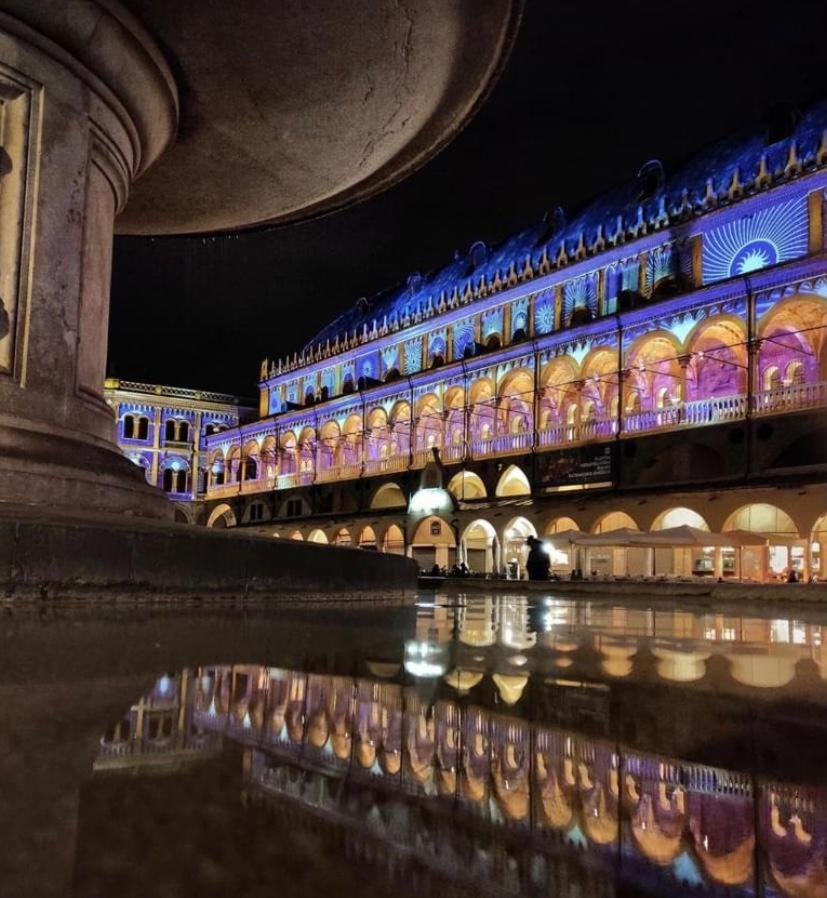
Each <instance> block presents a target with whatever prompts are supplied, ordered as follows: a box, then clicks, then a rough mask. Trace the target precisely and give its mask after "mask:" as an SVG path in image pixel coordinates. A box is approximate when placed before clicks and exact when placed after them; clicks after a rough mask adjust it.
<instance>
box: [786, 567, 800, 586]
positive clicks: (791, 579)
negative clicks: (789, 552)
mask: <svg viewBox="0 0 827 898" xmlns="http://www.w3.org/2000/svg"><path fill="white" fill-rule="evenodd" d="M787 583H798V574H797V573H796V572H795V568H790V572H789V574H787Z"/></svg>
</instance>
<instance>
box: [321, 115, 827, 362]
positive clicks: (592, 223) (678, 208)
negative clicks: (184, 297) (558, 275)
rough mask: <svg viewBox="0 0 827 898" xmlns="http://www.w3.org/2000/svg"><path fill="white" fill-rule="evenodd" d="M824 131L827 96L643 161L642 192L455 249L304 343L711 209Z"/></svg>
mask: <svg viewBox="0 0 827 898" xmlns="http://www.w3.org/2000/svg"><path fill="white" fill-rule="evenodd" d="M825 135H827V101H823V102H821V103H818V104H816V105H814V106H812V107H810V108H809V109H808V110H807V111H806V112H805V113H804V114H803V115H802V116H801V118H800V119H799V120H798V122H797V123H796V124H795V126H794V128H793V129H792V132H791V133H790V134H789V135H787V136H786V137H784V138H782V139H780V140H778V141H776V142H775V143H771V144H768V143H767V128H766V126H761V127H755V128H752V129H750V130H747V131H743V132H741V133H739V134H737V135H734V136H732V137H729V138H727V139H725V140H721V141H718V142H717V143H714V144H712V145H710V146H708V147H707V148H706V149H704V150H702V151H701V152H699V153H697V154H696V155H695V156H693V157H692V158H691V159H689V161H687V162H686V163H685V164H683V165H681V166H679V167H678V168H677V170H676V171H675V173H674V174H672V175H668V176H664V177H659V163H657V162H656V161H653V162H652V163H647V165H646V166H644V167H643V169H642V170H641V175H642V174H643V173H644V172H645V171H648V172H649V173H650V176H651V178H652V179H653V183H654V190H650V191H647V192H646V195H642V190H644V189H645V184H644V180H645V178H644V177H642V176H638V177H637V178H635V179H633V180H631V181H630V182H628V183H626V184H623V185H620V186H618V187H616V188H615V189H613V190H610V191H608V192H607V193H605V194H603V195H601V196H599V197H598V198H596V199H594V200H593V201H591V202H589V203H586V204H585V205H584V206H583V207H582V208H581V209H580V210H579V211H577V212H576V214H574V215H573V216H572V217H570V218H569V219H568V220H566V219H565V217H564V216H563V215H562V212H561V211H560V210H555V212H554V213H552V214H550V215H547V216H546V217H545V220H544V221H542V222H539V223H538V224H535V225H533V226H531V227H529V228H526V229H525V230H523V231H521V232H519V233H517V234H515V235H514V236H512V237H509V238H507V239H506V240H504V241H503V242H502V243H501V244H499V245H498V246H496V247H493V248H491V249H489V248H488V247H486V246H485V244H483V243H481V242H478V243H475V244H473V245H472V246H471V247H470V249H469V250H468V251H467V252H466V253H459V252H457V253H455V254H454V258H453V259H452V260H451V262H449V263H448V264H447V265H445V266H444V267H442V268H438V269H436V270H434V271H432V272H429V273H427V274H424V275H420V274H413V275H411V276H410V277H409V278H408V280H407V282H406V283H405V284H403V285H400V286H396V287H394V288H391V289H389V290H386V291H383V292H382V293H379V294H377V295H376V296H374V297H373V298H372V299H361V300H359V302H357V303H356V305H355V306H353V307H352V308H350V309H348V310H347V311H345V312H344V313H343V314H341V315H340V316H339V317H338V318H336V319H334V320H333V321H332V322H330V324H328V325H326V326H325V327H324V328H322V330H321V331H319V332H318V333H317V334H316V335H315V336H314V337H313V339H312V340H310V341H309V343H308V344H307V345H306V347H305V350H307V349H309V348H312V347H315V346H318V345H324V344H325V342H326V341H327V340H330V341H331V342H333V341H334V340H335V338H336V337H337V336H338V337H340V338H341V337H342V336H343V335H345V334H353V332H354V331H358V332H361V331H362V329H363V328H364V327H365V326H367V327H368V329H371V328H372V325H373V322H377V323H378V324H379V325H380V326H381V325H382V322H383V320H385V319H386V320H387V322H388V323H391V322H392V321H394V320H398V321H401V320H403V319H405V318H406V317H413V316H414V315H415V313H416V312H417V310H418V309H419V310H421V311H424V310H425V309H426V308H427V307H428V304H429V302H430V303H432V304H433V305H434V306H436V305H437V303H438V302H439V298H440V295H444V296H446V297H447V296H450V294H451V293H452V291H453V290H454V288H457V289H458V291H459V292H460V293H462V292H464V290H465V289H466V286H467V285H468V284H469V283H470V284H472V285H475V284H478V283H479V281H480V279H481V278H485V281H486V282H487V283H489V284H490V283H491V282H492V281H493V280H495V279H496V278H497V276H499V277H500V278H501V279H504V278H505V277H507V275H508V272H509V269H510V268H511V266H512V265H513V266H514V268H515V269H516V270H517V271H520V270H521V269H523V268H524V266H525V264H526V260H527V259H529V260H530V262H531V265H532V268H534V269H535V270H536V267H537V266H538V265H539V264H541V262H542V260H543V258H544V257H545V258H547V259H549V260H557V259H560V260H561V263H562V264H565V263H566V261H567V259H568V258H570V257H571V256H572V255H574V254H576V253H577V251H578V247H580V248H581V251H582V247H583V246H585V247H587V248H589V249H592V250H593V251H594V250H595V247H596V246H597V247H598V248H599V247H600V246H601V245H602V242H603V241H605V242H606V244H607V245H611V244H612V243H614V242H615V241H616V239H617V237H618V236H619V235H620V236H622V237H623V238H626V237H628V236H629V235H631V236H632V237H634V236H637V235H638V233H639V232H640V227H641V225H642V224H644V223H645V224H646V225H647V226H653V225H654V226H665V225H666V224H668V223H674V222H676V221H681V220H684V219H686V218H689V217H691V216H692V215H696V214H699V213H701V212H703V211H706V210H708V209H709V208H710V207H711V206H712V205H716V204H717V203H718V202H719V201H720V200H721V199H722V197H726V198H729V195H730V192H731V194H732V197H733V198H734V197H736V196H738V195H740V192H741V190H743V192H744V193H750V192H756V191H759V190H761V189H765V188H766V187H769V186H771V185H772V184H773V183H776V182H778V181H779V180H781V179H783V178H784V177H786V176H789V175H794V174H797V173H798V172H799V170H800V168H801V167H802V166H803V167H804V168H806V167H807V166H811V165H813V164H815V163H816V161H818V164H823V163H824V162H825V161H827V160H825V158H824V156H825V154H827V137H825ZM660 172H662V169H660Z"/></svg>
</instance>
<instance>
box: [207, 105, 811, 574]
mask: <svg viewBox="0 0 827 898" xmlns="http://www.w3.org/2000/svg"><path fill="white" fill-rule="evenodd" d="M825 128H827V105H825V104H821V105H818V106H815V107H813V108H811V109H810V110H809V111H808V112H807V113H806V114H805V115H804V116H803V117H802V118H801V119H800V120H799V121H798V122H797V124H796V125H795V126H794V127H793V128H792V130H791V132H790V133H789V134H787V135H786V136H785V137H783V138H782V139H780V140H777V141H775V142H773V143H770V142H768V140H767V136H766V134H765V133H762V132H760V131H758V130H756V131H755V132H754V133H749V134H746V135H740V136H738V137H735V138H732V139H730V140H727V141H723V142H721V143H719V144H718V145H715V146H713V147H711V148H709V149H708V150H706V151H704V152H702V153H701V154H700V155H698V156H697V157H696V158H694V159H693V160H691V161H690V162H689V163H688V164H687V165H685V166H684V167H683V168H682V169H680V170H678V171H676V172H675V173H674V174H671V175H669V176H667V175H666V173H665V172H664V169H663V167H662V166H661V165H660V163H658V162H656V161H652V162H650V163H647V164H646V165H645V166H643V167H642V169H641V170H640V172H639V173H638V175H637V177H636V178H635V179H633V180H632V181H631V182H630V183H628V184H626V185H623V186H622V187H620V188H618V189H616V190H614V191H613V192H611V193H609V194H607V195H605V196H603V197H601V198H600V199H598V200H597V201H596V202H594V203H592V204H590V205H588V206H587V207H585V208H584V209H582V210H581V211H580V212H579V213H578V214H576V215H574V216H572V217H570V218H567V217H566V216H565V214H564V213H563V212H562V210H559V209H557V210H555V211H554V212H552V213H549V214H548V215H547V216H546V217H545V219H544V220H543V221H542V222H540V223H539V224H537V225H536V226H534V227H532V228H529V229H527V230H525V231H523V232H522V233H519V234H517V235H515V236H513V237H511V238H510V239H508V240H506V241H505V242H504V243H503V244H502V245H500V246H497V247H488V246H486V245H485V244H484V243H482V242H478V243H476V244H474V245H473V246H472V247H470V249H469V250H468V251H467V252H464V253H457V254H455V257H454V259H453V260H452V261H451V262H450V263H449V264H448V265H446V266H445V267H444V268H442V269H440V270H437V271H435V272H430V273H426V274H419V273H415V274H412V275H410V276H409V277H408V279H407V281H406V283H405V284H404V285H403V286H401V287H399V288H396V289H393V290H390V291H388V292H386V293H384V294H381V295H379V296H377V297H374V298H373V299H371V300H366V299H363V300H360V301H359V302H358V303H356V305H355V306H354V307H353V308H352V309H350V310H349V311H347V312H345V313H344V314H343V315H341V316H340V317H339V318H338V319H336V320H335V321H333V322H332V323H331V324H330V325H328V326H327V327H325V328H324V329H323V330H322V331H321V332H320V333H319V334H318V335H317V336H316V337H315V338H314V339H313V340H311V341H310V343H308V344H307V345H306V346H305V347H304V348H303V349H302V350H301V351H300V352H298V353H296V354H294V355H293V356H292V357H291V358H288V359H282V360H280V361H278V362H270V361H265V362H264V363H263V364H262V368H261V381H260V406H259V415H260V418H259V420H257V421H255V422H253V423H249V424H243V425H241V426H238V427H234V428H230V429H228V430H225V431H223V432H221V433H218V434H214V435H212V436H210V437H208V438H207V439H206V450H205V452H204V465H205V467H206V480H207V484H206V503H207V504H206V507H205V508H202V509H201V510H200V518H201V520H202V522H203V523H208V524H209V525H211V526H234V525H236V524H253V525H256V526H264V525H267V527H268V532H272V533H273V535H278V536H281V537H292V538H296V539H312V540H314V541H317V542H335V543H339V544H345V545H362V546H363V547H368V548H377V549H379V550H386V551H396V552H399V553H403V552H404V553H406V554H410V555H413V556H414V557H416V558H418V560H419V561H420V563H421V564H422V565H423V566H424V565H426V564H430V563H432V562H436V563H440V564H443V563H449V562H453V561H456V560H467V561H469V563H470V562H472V561H473V566H474V567H475V568H477V569H480V570H481V571H485V572H489V571H492V570H497V569H501V568H502V567H503V566H505V565H506V563H507V562H509V561H510V560H511V559H512V558H513V557H516V556H519V554H520V552H519V550H518V549H517V548H516V546H517V545H518V544H520V545H522V542H521V541H524V539H525V537H526V536H528V535H544V534H553V533H555V532H559V531H560V530H564V529H566V528H570V529H579V530H581V531H589V532H592V533H600V532H605V531H606V530H611V529H615V528H618V527H630V528H632V529H641V530H654V529H659V528H662V527H664V526H674V525H675V524H691V525H692V526H697V527H701V528H702V529H704V528H705V529H709V530H712V531H721V532H726V531H728V530H735V529H748V530H751V531H759V532H766V533H768V534H775V535H776V542H775V544H774V545H773V544H771V545H769V546H768V547H766V551H765V552H764V553H763V555H762V556H761V557H756V558H755V559H753V560H752V561H751V562H750V565H751V569H753V573H754V574H755V575H757V576H759V577H761V578H764V577H766V576H770V575H773V574H775V575H780V574H781V573H782V572H783V571H784V570H787V569H788V568H790V567H794V568H796V569H798V570H799V571H800V572H802V573H812V572H818V571H822V572H823V562H822V557H823V554H824V550H825V548H827V524H825V522H824V521H825V519H824V518H823V517H822V516H823V515H824V514H825V513H827V491H825V489H824V473H825V471H827V442H825V438H826V437H827V431H825V429H824V425H823V411H822V410H823V408H824V407H825V405H827V347H825V336H827V259H825V253H824V248H825V231H824V208H825V185H827V171H825V165H826V164H827V131H825ZM435 449H436V450H439V451H438V459H439V462H440V464H441V467H442V475H443V478H444V484H443V485H444V487H445V489H444V491H443V498H442V500H441V502H442V504H441V505H439V503H437V504H435V505H433V506H432V507H430V508H424V509H423V508H420V507H418V506H417V505H416V503H415V502H412V499H411V497H412V496H414V495H415V494H416V492H417V489H418V487H419V485H420V475H421V470H422V469H423V468H424V466H425V465H426V462H428V461H429V460H430V459H431V458H432V457H433V455H434V453H433V450H435ZM420 504H421V503H420ZM426 512H427V514H426ZM563 554H565V553H563ZM690 554H692V553H690ZM718 555H720V553H717V555H716V558H715V559H713V560H712V561H710V563H709V564H708V565H707V566H706V568H705V569H707V572H708V573H710V574H712V573H715V572H716V571H717V572H718V573H719V574H720V573H724V574H733V575H734V574H735V573H736V567H737V566H738V565H737V564H736V563H734V562H732V560H731V559H730V560H729V561H727V560H726V558H721V557H718ZM633 556H634V552H633V551H632V550H630V551H629V552H626V553H625V555H624V556H623V557H622V558H621V557H620V556H618V555H616V554H615V555H614V556H612V557H610V558H604V559H602V560H600V559H597V558H595V559H592V564H593V565H596V566H597V568H598V569H599V568H600V567H601V566H604V567H605V568H606V569H607V571H608V572H612V573H615V574H617V573H624V572H625V573H634V572H635V567H636V564H637V562H636V561H635V560H634V557H633ZM682 559H683V560H681V559H679V558H678V557H677V555H676V556H675V558H673V559H672V561H670V562H663V563H664V564H666V565H667V566H670V567H671V568H672V569H673V570H675V571H677V572H681V570H682V568H683V567H688V568H697V566H698V564H699V563H700V562H701V561H702V559H700V557H699V555H698V553H695V554H694V555H692V557H689V555H686V557H683V556H682ZM516 560H517V561H518V563H520V561H521V559H520V558H519V557H517V559H516ZM570 561H571V559H570V558H561V559H560V564H561V565H562V566H563V567H565V566H566V565H568V564H569V562H570ZM739 563H744V562H743V559H741V561H740V562H739Z"/></svg>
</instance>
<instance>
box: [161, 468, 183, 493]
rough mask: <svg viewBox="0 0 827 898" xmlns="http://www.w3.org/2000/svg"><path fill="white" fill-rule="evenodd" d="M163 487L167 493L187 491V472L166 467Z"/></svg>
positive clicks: (162, 481)
mask: <svg viewBox="0 0 827 898" xmlns="http://www.w3.org/2000/svg"><path fill="white" fill-rule="evenodd" d="M161 488H162V489H163V491H164V492H165V493H185V492H186V491H187V472H186V471H176V470H175V468H172V467H169V468H164V473H163V476H162V478H161Z"/></svg>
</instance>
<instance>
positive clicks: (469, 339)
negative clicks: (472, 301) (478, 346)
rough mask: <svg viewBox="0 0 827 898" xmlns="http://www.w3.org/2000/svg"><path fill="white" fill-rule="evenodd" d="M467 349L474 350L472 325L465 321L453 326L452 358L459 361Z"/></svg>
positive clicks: (470, 322) (469, 321)
mask: <svg viewBox="0 0 827 898" xmlns="http://www.w3.org/2000/svg"><path fill="white" fill-rule="evenodd" d="M469 348H471V349H473V348H474V324H473V322H472V321H471V320H470V319H466V320H465V321H458V322H457V323H456V324H455V325H454V358H455V359H461V358H462V357H463V356H464V355H465V353H466V351H467V350H468V349H469Z"/></svg>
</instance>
